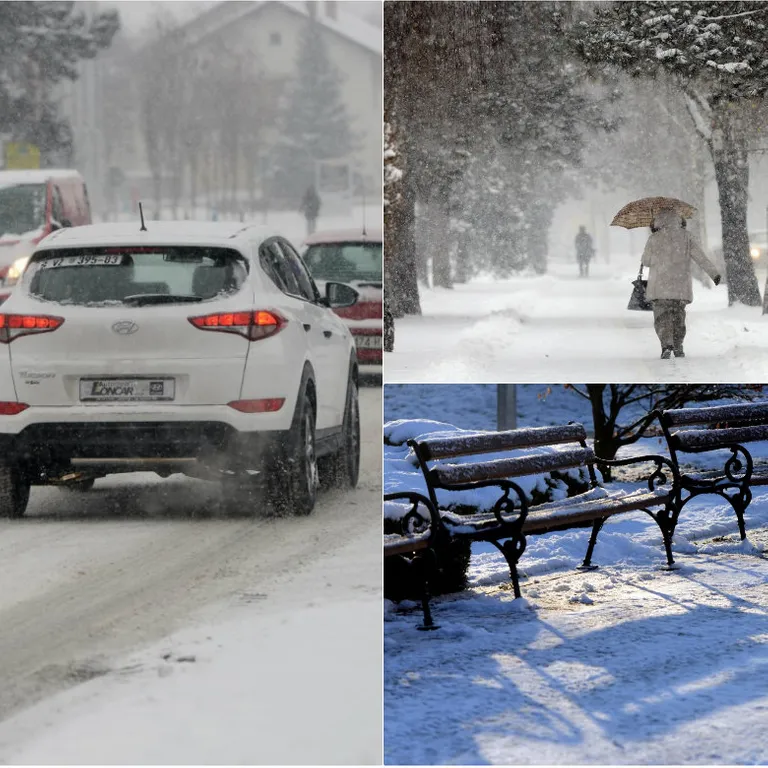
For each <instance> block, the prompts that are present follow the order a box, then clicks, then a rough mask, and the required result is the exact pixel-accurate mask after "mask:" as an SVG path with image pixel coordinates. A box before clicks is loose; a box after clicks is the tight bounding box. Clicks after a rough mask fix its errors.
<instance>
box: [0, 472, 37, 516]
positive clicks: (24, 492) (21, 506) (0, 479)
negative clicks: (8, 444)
mask: <svg viewBox="0 0 768 768" xmlns="http://www.w3.org/2000/svg"><path fill="white" fill-rule="evenodd" d="M29 489H30V483H29V481H28V480H27V479H26V478H24V477H23V475H22V473H21V472H20V471H19V469H18V467H15V466H13V465H8V464H0V517H11V518H19V517H23V516H24V513H25V512H26V511H27V504H28V503H29Z"/></svg>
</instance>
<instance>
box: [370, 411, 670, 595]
mask: <svg viewBox="0 0 768 768" xmlns="http://www.w3.org/2000/svg"><path fill="white" fill-rule="evenodd" d="M586 437H587V435H586V430H585V429H584V427H583V425H581V424H569V425H565V426H560V427H537V428H530V429H519V430H509V431H505V432H485V433H466V432H457V434H456V435H455V438H452V437H451V435H450V434H446V433H444V432H443V433H441V434H440V436H439V437H437V438H425V439H421V440H420V439H413V438H411V439H409V440H408V441H407V444H408V446H409V447H410V448H411V450H412V451H413V454H414V457H415V459H416V461H417V463H418V465H419V468H420V469H421V471H422V474H423V476H424V480H425V482H426V486H427V491H428V495H429V499H430V502H431V505H432V507H433V509H434V510H435V511H436V512H437V521H436V522H432V525H437V526H438V527H439V532H438V535H435V536H433V537H432V538H431V539H430V545H429V546H430V547H431V548H432V549H433V551H434V552H435V555H436V557H437V558H438V560H439V559H440V558H441V554H442V552H441V547H444V546H445V543H446V542H448V541H454V540H457V539H464V540H468V541H487V542H489V543H491V544H493V545H494V546H496V548H497V549H499V551H500V552H501V553H502V555H503V556H504V558H505V560H506V561H507V565H508V566H509V571H510V578H511V581H512V586H513V589H514V593H515V597H516V598H518V597H521V592H520V585H519V579H518V573H517V563H518V560H519V559H520V557H521V555H522V554H523V552H524V551H525V546H526V541H525V537H526V536H527V535H536V534H542V533H547V532H549V531H554V530H566V529H569V528H579V527H589V526H591V527H592V532H591V535H590V538H589V544H588V547H587V552H586V555H585V558H584V562H583V564H582V566H581V567H582V568H590V567H592V566H591V559H592V554H593V551H594V547H595V543H596V540H597V536H598V533H599V532H600V530H601V528H602V526H603V524H604V523H605V521H606V520H607V519H608V518H609V517H611V516H613V515H616V514H620V513H623V512H633V511H644V512H646V513H648V514H649V515H651V517H652V518H653V519H654V521H655V522H656V523H657V524H658V525H659V528H660V529H661V532H662V538H663V540H664V546H665V550H666V554H667V562H668V564H669V565H672V564H673V563H674V560H673V558H672V551H671V540H672V534H673V532H674V527H673V526H672V527H670V522H671V521H673V520H676V515H675V513H674V510H675V501H676V499H677V498H678V494H677V485H676V483H677V479H678V476H677V470H676V467H675V466H674V465H673V464H672V463H671V462H670V461H669V460H668V459H666V458H665V457H663V456H656V455H646V456H638V457H633V458H630V459H622V460H614V461H607V460H604V459H598V458H597V457H596V456H595V454H594V451H593V449H592V448H589V447H588V446H587V445H586ZM569 443H570V444H576V445H572V446H569V445H568V444H569ZM553 446H558V448H557V449H554V448H553ZM563 446H567V447H563ZM545 447H549V448H552V450H550V451H549V452H546V453H544V452H539V453H533V454H527V455H512V456H506V457H501V458H499V457H498V456H497V454H498V453H499V452H504V451H506V452H515V451H517V452H519V451H520V450H521V449H530V448H540V449H541V448H545ZM481 454H492V455H493V456H492V457H491V458H488V459H486V460H484V461H483V460H474V461H470V462H466V463H457V462H456V460H457V459H460V458H463V457H466V456H472V457H475V456H479V455H481ZM450 460H453V461H450ZM646 462H652V463H653V464H655V470H654V471H653V473H652V474H651V475H650V477H649V478H648V488H649V490H648V491H640V492H634V493H627V492H624V491H621V490H612V491H610V492H609V491H607V490H606V489H604V488H602V487H601V486H600V484H599V482H598V479H597V473H596V471H595V467H596V466H600V465H603V466H625V465H628V464H640V463H646ZM574 468H579V469H583V470H584V473H585V474H586V477H587V478H588V480H587V485H588V490H586V491H585V492H582V493H579V494H576V495H574V496H571V497H569V498H565V499H559V500H556V501H550V502H547V503H543V504H539V505H536V506H533V507H531V506H530V504H529V498H528V496H527V494H526V493H525V492H524V491H523V489H522V488H521V486H520V485H519V484H517V483H516V482H514V481H513V480H512V478H516V479H518V480H519V479H520V478H523V477H527V476H535V475H544V474H546V473H551V472H556V471H566V470H572V469H574ZM663 470H666V471H667V473H668V475H669V476H667V475H665V474H664V472H663ZM488 486H495V487H497V488H498V491H499V495H498V497H497V498H496V501H495V503H494V504H493V506H492V507H491V508H490V509H479V508H478V509H476V510H475V511H474V512H471V513H469V514H463V513H458V512H456V511H453V510H450V509H446V508H440V507H439V504H438V500H437V491H438V490H441V491H450V492H456V493H457V495H458V493H459V492H462V491H467V490H473V489H478V488H485V487H488ZM396 496H397V494H386V495H385V497H384V499H385V502H387V501H389V500H392V499H394V498H395V497H396ZM387 516H388V517H391V513H390V512H389V511H388V512H387ZM407 546H409V545H408V544H407V543H406V542H405V541H403V540H401V541H398V542H397V543H395V540H394V539H390V540H389V544H388V547H389V553H392V554H394V553H395V548H397V550H398V552H397V554H400V555H403V554H404V549H403V548H405V547H407ZM441 567H442V569H443V571H445V570H446V569H448V568H450V567H452V563H450V562H448V563H445V562H443V563H442V564H441ZM459 581H460V579H459Z"/></svg>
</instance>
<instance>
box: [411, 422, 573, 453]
mask: <svg viewBox="0 0 768 768" xmlns="http://www.w3.org/2000/svg"><path fill="white" fill-rule="evenodd" d="M586 439H587V432H586V430H585V429H584V426H583V425H582V424H568V425H566V426H562V427H529V428H527V429H511V430H508V431H506V432H485V433H482V432H481V433H478V434H474V435H464V434H459V435H454V436H453V437H448V438H433V439H426V440H421V441H419V445H420V446H421V450H422V452H423V456H424V458H425V459H426V460H427V461H436V460H438V459H448V458H451V457H452V456H471V455H474V454H479V453H493V452H496V451H509V450H512V449H514V448H538V447H540V446H542V445H559V444H562V443H579V442H585V441H586Z"/></svg>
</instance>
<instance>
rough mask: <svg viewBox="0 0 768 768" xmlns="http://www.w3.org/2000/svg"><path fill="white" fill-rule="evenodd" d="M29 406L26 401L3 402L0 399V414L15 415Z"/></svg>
mask: <svg viewBox="0 0 768 768" xmlns="http://www.w3.org/2000/svg"><path fill="white" fill-rule="evenodd" d="M27 408H29V406H28V405H27V404H26V403H4V402H2V401H0V416H15V415H16V414H17V413H21V412H22V411H26V410H27Z"/></svg>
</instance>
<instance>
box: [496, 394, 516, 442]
mask: <svg viewBox="0 0 768 768" xmlns="http://www.w3.org/2000/svg"><path fill="white" fill-rule="evenodd" d="M496 424H497V429H499V430H500V431H503V430H506V429H515V428H516V427H517V384H497V385H496Z"/></svg>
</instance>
